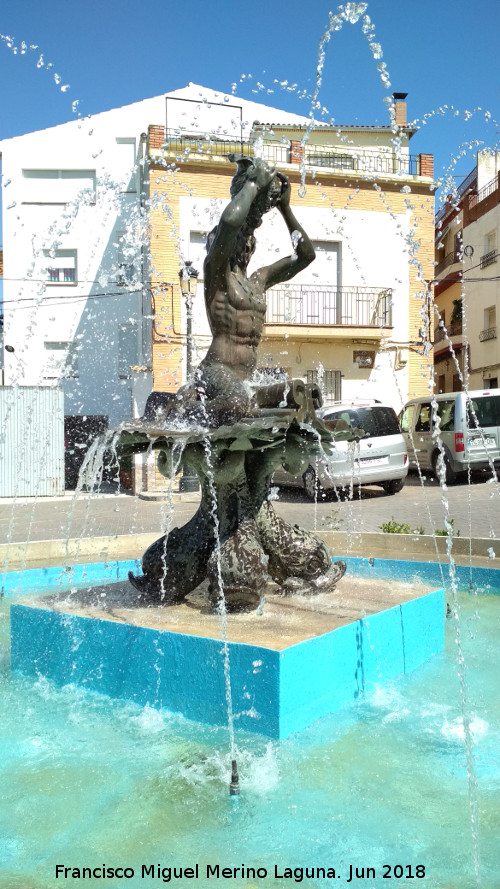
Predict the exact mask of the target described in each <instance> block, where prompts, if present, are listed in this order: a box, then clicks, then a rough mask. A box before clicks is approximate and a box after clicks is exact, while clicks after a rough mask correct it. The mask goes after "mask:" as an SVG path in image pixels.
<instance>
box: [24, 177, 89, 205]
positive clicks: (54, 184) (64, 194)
mask: <svg viewBox="0 0 500 889" xmlns="http://www.w3.org/2000/svg"><path fill="white" fill-rule="evenodd" d="M23 179H24V183H23V186H24V187H23V203H25V204H67V203H69V202H70V201H74V200H75V199H76V198H77V197H79V196H82V197H84V196H86V197H87V199H88V201H89V202H90V203H92V204H94V203H95V189H96V174H95V170H23Z"/></svg>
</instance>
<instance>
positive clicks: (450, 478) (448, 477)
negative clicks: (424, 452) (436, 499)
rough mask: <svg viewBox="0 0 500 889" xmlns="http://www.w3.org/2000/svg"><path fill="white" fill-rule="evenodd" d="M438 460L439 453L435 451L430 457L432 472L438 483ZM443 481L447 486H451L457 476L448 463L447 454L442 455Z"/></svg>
mask: <svg viewBox="0 0 500 889" xmlns="http://www.w3.org/2000/svg"><path fill="white" fill-rule="evenodd" d="M438 460H439V451H436V453H435V454H433V455H432V471H433V473H434V475H435V477H436V478H437V480H438V481H440V478H439V471H438ZM444 480H445V482H446V484H447V485H453V484H454V483H455V482H456V480H457V474H456V472H455V470H454V469H453V468H452V465H451V463H450V458H449V457H448V454H446V453H445V454H444Z"/></svg>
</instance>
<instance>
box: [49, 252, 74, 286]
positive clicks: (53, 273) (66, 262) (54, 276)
mask: <svg viewBox="0 0 500 889" xmlns="http://www.w3.org/2000/svg"><path fill="white" fill-rule="evenodd" d="M43 254H44V259H45V263H46V264H45V269H44V275H45V280H46V282H47V284H77V283H78V280H77V275H76V250H44V251H43Z"/></svg>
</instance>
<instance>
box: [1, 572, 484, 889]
mask: <svg viewBox="0 0 500 889" xmlns="http://www.w3.org/2000/svg"><path fill="white" fill-rule="evenodd" d="M113 570H114V569H113ZM366 570H368V567H367V569H366ZM495 574H496V572H494V571H484V572H482V571H481V570H480V569H474V582H475V583H477V584H478V585H479V586H480V587H483V589H484V590H485V591H486V592H487V591H488V590H490V591H491V592H495V591H496V592H498V589H496V590H495V587H494V578H495ZM31 579H32V580H33V577H32V578H31ZM39 579H40V581H41V580H42V578H41V577H40V578H39ZM458 579H459V582H460V583H462V581H463V582H464V584H467V583H468V580H469V571H468V569H467V572H465V570H464V577H463V578H462V577H461V576H460V569H459V578H458ZM15 583H17V579H16V578H13V586H15ZM39 589H41V591H42V592H43V588H41V587H39ZM460 605H461V611H462V620H463V626H464V627H465V628H467V629H466V631H465V632H464V633H463V636H464V638H463V647H464V651H465V654H466V657H467V662H468V675H469V688H470V699H471V701H472V719H471V727H472V732H473V737H474V741H475V745H476V748H475V753H476V772H477V780H478V801H479V809H480V816H481V818H480V821H481V859H482V882H481V885H482V886H483V887H484V889H495V887H496V886H497V885H498V879H497V877H498V870H497V868H498V836H497V829H496V826H497V825H498V821H499V816H500V792H499V791H500V786H499V780H498V775H499V769H498V766H499V753H498V749H499V745H498V741H499V737H500V706H499V703H498V695H497V694H496V682H497V680H496V668H495V646H496V640H497V638H498V632H499V630H500V598H499V597H498V596H497V595H483V594H481V595H479V596H477V597H476V596H470V595H466V594H461V595H460ZM2 609H3V614H2V630H3V634H4V636H3V640H2V651H3V658H2V661H3V670H2V676H1V680H0V681H1V683H2V686H3V695H2V697H3V699H4V702H5V703H4V706H3V710H2V717H1V718H2V721H3V722H4V729H3V732H2V734H3V741H2V759H1V761H2V771H3V776H2V781H1V786H2V796H3V797H4V799H3V806H2V816H1V819H2V834H3V836H4V837H5V838H6V842H5V845H4V849H3V853H2V858H3V861H2V869H3V873H4V877H3V878H0V886H2V889H3V887H5V889H6V887H7V886H8V887H9V889H21V887H24V886H36V887H37V889H49V887H50V889H52V887H53V886H55V885H67V886H71V885H80V882H81V881H80V880H76V879H75V880H72V879H70V878H69V877H68V879H67V880H64V879H62V878H58V879H57V880H56V879H55V873H56V871H55V868H56V865H63V866H68V867H71V868H73V867H75V868H78V867H79V868H83V867H91V868H93V869H95V868H100V867H101V866H102V865H103V864H105V865H106V867H113V868H118V867H127V868H130V869H131V870H130V871H129V872H128V873H129V874H131V871H132V870H133V871H134V875H133V876H129V877H128V878H123V879H111V880H103V879H101V878H100V877H99V876H96V877H95V878H90V879H85V881H84V885H88V886H92V887H97V886H103V885H105V886H107V887H115V886H116V887H117V886H122V885H128V886H133V887H134V889H135V887H142V886H146V885H152V886H155V887H158V886H160V885H163V884H164V882H165V881H166V878H167V876H168V871H167V869H168V868H169V867H174V866H175V867H176V868H184V869H187V868H189V867H194V866H195V865H196V864H198V865H199V881H201V882H202V883H205V881H206V880H207V870H206V868H207V865H211V866H214V865H216V864H219V865H220V867H221V868H222V867H230V868H236V867H241V866H242V865H244V866H245V868H254V869H257V868H261V871H260V872H259V874H258V875H256V877H255V878H254V877H253V874H252V873H251V872H250V873H249V876H248V878H247V877H246V876H245V877H244V878H242V877H241V875H240V874H238V875H236V876H235V877H234V880H233V881H235V882H240V883H242V884H243V885H246V886H255V885H263V886H265V887H277V886H283V885H290V882H297V881H299V880H300V879H301V875H300V868H306V867H307V868H309V871H308V876H307V877H306V876H305V875H304V874H305V871H304V874H303V875H302V876H303V880H302V881H303V882H304V884H305V885H308V886H323V885H330V884H331V879H332V875H331V874H330V879H329V878H328V876H327V872H328V871H327V869H328V868H333V869H335V876H336V879H335V884H334V885H338V886H342V885H344V883H347V881H348V880H349V875H350V873H351V871H350V867H351V865H352V867H353V869H354V870H353V871H352V873H353V877H352V880H351V885H354V886H355V885H358V886H361V885H363V886H370V887H377V889H378V887H382V886H387V885H389V886H390V885H393V886H399V887H400V886H407V885H417V886H418V885H422V886H426V887H432V889H444V887H451V886H452V887H453V889H466V887H467V889H469V887H470V886H471V884H472V883H473V880H474V876H473V864H472V851H471V836H470V825H469V817H468V807H469V802H468V793H467V775H466V765H465V759H464V748H463V725H462V716H461V713H460V704H459V695H458V679H457V675H456V658H455V651H454V649H455V640H454V634H453V629H452V625H451V623H450V622H448V623H447V633H446V646H445V651H444V652H443V653H441V654H439V655H437V656H436V657H434V658H432V659H431V660H429V661H428V662H427V663H426V664H425V665H424V666H423V667H421V668H420V669H419V670H418V671H417V672H416V673H414V674H413V675H412V678H411V681H408V679H407V678H406V677H404V676H402V677H400V678H397V679H394V680H391V681H388V682H387V681H386V682H384V687H383V688H381V687H379V686H377V685H374V686H373V687H372V689H371V690H370V691H369V692H368V693H367V694H366V696H364V697H363V698H360V699H358V701H357V702H356V703H355V704H352V705H351V706H346V707H343V708H342V709H341V710H340V711H339V712H337V714H335V716H331V717H325V718H323V719H321V720H320V721H318V722H317V723H315V724H314V725H312V726H310V727H309V728H307V729H305V730H304V731H302V732H300V734H298V733H296V734H292V735H291V736H290V737H289V738H288V739H287V740H282V741H279V742H273V741H269V740H268V739H265V738H263V737H262V736H260V735H256V734H255V735H250V734H243V733H241V734H240V733H238V758H239V765H240V781H241V787H242V796H241V798H240V800H239V801H238V802H237V804H236V807H235V801H234V800H230V799H228V798H227V790H226V788H227V774H228V770H229V760H228V757H229V753H228V752H227V729H225V728H215V727H207V726H202V725H200V724H197V723H193V722H190V721H187V720H185V719H184V718H182V717H180V716H178V715H173V714H171V713H168V712H167V711H165V710H162V711H156V710H154V709H153V708H152V707H150V706H145V707H144V706H143V707H139V706H136V705H134V704H131V703H123V702H118V701H110V699H109V698H107V697H104V696H101V695H98V694H93V693H91V692H88V691H83V690H82V689H79V688H78V687H76V686H74V685H66V686H64V687H63V688H58V687H57V686H56V685H55V684H53V683H52V682H50V681H48V680H47V679H44V678H42V677H39V678H38V680H37V681H36V682H35V683H33V681H32V679H25V678H22V677H19V676H13V677H12V678H11V677H10V676H9V672H8V653H7V646H8V639H7V609H6V608H5V602H4V603H2ZM221 751H223V752H221ZM152 865H154V872H152V871H151V870H150V868H151V866H152ZM158 865H159V866H160V868H161V869H165V870H164V871H162V874H161V875H160V876H158V872H157V866H158ZM143 866H144V867H145V868H146V871H145V872H143V871H142V868H143ZM418 866H419V867H421V868H422V867H423V868H425V876H423V875H422V871H419V874H420V876H419V875H418V874H417V867H418ZM363 867H364V868H365V877H361V873H362V868H363ZM388 867H390V868H392V870H391V871H388ZM286 868H290V869H291V871H290V872H289V873H288V877H285V876H284V875H285V873H286ZM320 868H324V869H325V876H324V877H323V871H321V870H319V869H320ZM356 868H358V871H357V872H356V870H355V869H356ZM367 868H373V869H374V872H375V876H374V877H373V874H372V871H370V872H369V873H368V877H367V876H366V875H367ZM401 868H402V869H401ZM295 869H298V870H297V871H296V873H295V875H292V876H290V873H292V874H293V872H294V870H295ZM314 869H315V870H314ZM264 872H266V873H264ZM96 873H97V872H96ZM153 873H154V878H153ZM178 873H179V872H178ZM356 873H358V874H359V875H360V876H359V877H358V876H356ZM389 874H392V877H391V879H392V882H389V883H388V882H387V878H388V875H389ZM227 879H228V878H227V876H222V874H221V873H219V877H218V878H217V876H216V875H213V874H212V875H211V876H210V877H209V879H208V882H210V883H213V884H215V885H220V884H221V885H225V884H226V883H227ZM2 880H3V882H2ZM410 881H411V882H410ZM176 882H177V885H179V886H189V885H192V883H194V882H196V880H194V879H191V878H190V877H189V873H187V875H184V876H183V877H182V878H179V879H177V880H176Z"/></svg>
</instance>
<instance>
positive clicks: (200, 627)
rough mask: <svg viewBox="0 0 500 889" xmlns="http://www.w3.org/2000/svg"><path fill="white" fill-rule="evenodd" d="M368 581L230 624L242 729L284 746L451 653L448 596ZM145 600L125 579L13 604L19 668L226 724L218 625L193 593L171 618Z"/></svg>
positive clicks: (350, 581) (269, 604) (276, 601)
mask: <svg viewBox="0 0 500 889" xmlns="http://www.w3.org/2000/svg"><path fill="white" fill-rule="evenodd" d="M386 564H387V563H386ZM392 564H394V563H392ZM399 564H400V566H401V565H402V564H406V565H408V564H410V563H399ZM378 565H381V562H380V561H379V562H378ZM369 573H370V574H371V575H372V576H369V577H359V578H356V577H352V576H347V575H346V576H345V577H344V578H343V580H342V581H341V582H340V584H339V586H338V589H337V591H336V592H335V593H333V594H330V595H324V594H323V595H320V596H318V597H315V598H314V599H311V598H305V597H299V596H294V597H291V598H286V599H283V598H279V597H277V596H270V597H269V598H268V599H267V600H266V602H265V605H264V608H263V613H262V614H257V613H255V612H253V613H251V614H238V615H229V616H228V618H227V630H226V633H227V640H228V650H229V666H230V681H231V692H232V707H233V713H234V715H235V717H236V723H235V725H236V728H237V729H241V730H244V731H250V732H258V733H260V734H264V735H267V736H268V737H271V738H283V737H286V736H287V735H289V734H290V733H291V732H294V731H298V730H300V729H303V728H305V727H306V726H307V725H309V724H311V723H312V722H314V721H315V720H317V719H318V718H320V717H321V716H324V715H326V714H328V713H332V712H335V711H336V710H338V709H339V708H340V707H342V706H343V705H344V704H347V703H349V702H353V701H355V700H357V699H358V698H359V697H360V696H362V694H363V692H364V691H365V689H366V688H367V687H369V686H370V685H373V684H379V683H383V682H384V681H385V680H389V679H393V678H394V677H396V676H397V675H399V674H401V673H408V672H409V671H411V670H413V669H414V668H415V667H417V666H418V665H419V664H421V663H423V662H424V661H425V660H426V659H427V658H429V657H431V656H432V655H433V654H436V653H437V652H439V651H441V650H442V648H443V645H444V593H443V590H434V591H431V588H430V587H429V586H424V585H423V584H422V583H421V582H419V581H418V580H417V582H416V583H413V584H410V583H409V582H407V581H405V580H400V579H398V580H387V579H384V577H385V578H387V577H388V573H387V572H386V571H384V569H382V577H380V576H379V577H378V578H377V577H376V576H374V575H375V574H376V573H378V572H369ZM399 573H400V572H398V574H399ZM136 596H137V593H136V591H135V590H133V589H132V587H131V586H130V585H129V584H128V582H126V581H125V582H120V583H115V584H110V585H105V586H101V587H99V586H97V587H93V588H90V589H86V590H78V591H73V592H72V593H71V594H69V593H66V594H64V593H63V594H58V595H55V596H44V597H41V598H37V600H36V604H32V602H30V601H28V600H27V601H26V602H24V603H22V604H17V605H12V608H11V616H12V668H13V670H16V671H19V672H21V673H23V674H25V675H29V676H40V675H43V676H46V677H48V678H49V679H51V680H53V681H54V682H56V683H57V684H59V685H65V684H69V683H75V684H77V685H79V686H83V687H84V688H87V689H89V690H92V691H96V692H100V693H103V694H106V695H109V696H111V697H114V698H121V699H125V700H130V701H134V702H135V703H137V704H138V705H140V706H144V705H146V704H149V705H150V706H152V707H157V708H164V709H166V710H170V711H172V712H176V713H182V714H183V715H184V716H185V717H187V718H188V719H194V720H197V721H199V722H205V723H210V724H215V725H224V724H226V723H227V703H226V687H225V675H224V642H223V639H222V626H221V618H220V617H219V616H217V615H213V614H211V613H209V612H208V609H207V608H206V606H205V604H204V601H203V600H202V599H200V598H199V597H198V598H197V597H196V595H194V596H193V597H190V599H189V600H188V601H186V602H185V603H182V604H181V605H176V606H171V607H168V608H163V607H158V606H153V607H148V608H145V607H140V606H139V607H138V606H137V604H136Z"/></svg>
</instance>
